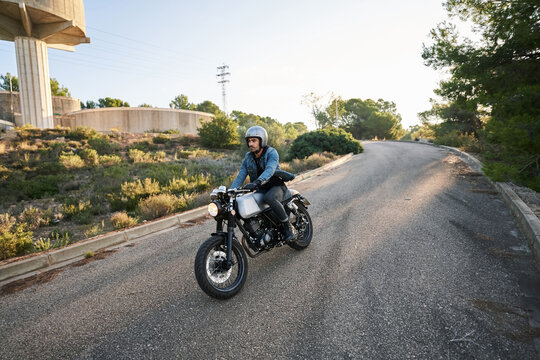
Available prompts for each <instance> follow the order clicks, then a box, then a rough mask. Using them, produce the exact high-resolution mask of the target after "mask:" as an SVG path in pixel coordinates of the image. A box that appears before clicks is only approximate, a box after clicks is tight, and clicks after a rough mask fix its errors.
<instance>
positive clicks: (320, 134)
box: [289, 127, 364, 159]
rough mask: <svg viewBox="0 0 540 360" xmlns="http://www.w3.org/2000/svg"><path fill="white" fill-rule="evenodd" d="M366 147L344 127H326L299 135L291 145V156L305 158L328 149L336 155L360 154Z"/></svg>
mask: <svg viewBox="0 0 540 360" xmlns="http://www.w3.org/2000/svg"><path fill="white" fill-rule="evenodd" d="M363 150H364V149H363V148H362V144H360V141H358V140H356V139H354V138H353V136H352V135H351V133H348V132H346V131H345V130H343V129H336V128H330V127H329V128H324V129H320V130H315V131H311V132H308V133H305V134H302V135H300V136H299V137H297V138H296V139H295V140H294V142H293V143H292V145H291V148H290V150H289V154H290V157H291V158H297V159H303V158H305V157H308V156H310V155H311V154H313V153H317V152H323V151H328V152H332V153H334V154H336V155H344V154H348V153H351V152H352V153H353V154H358V153H361V152H362V151H363Z"/></svg>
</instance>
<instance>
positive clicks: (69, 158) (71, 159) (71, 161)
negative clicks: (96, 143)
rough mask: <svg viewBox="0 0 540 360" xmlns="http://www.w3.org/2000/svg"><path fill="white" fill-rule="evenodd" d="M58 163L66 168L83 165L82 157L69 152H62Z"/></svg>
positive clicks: (75, 167) (78, 167) (76, 167)
mask: <svg viewBox="0 0 540 360" xmlns="http://www.w3.org/2000/svg"><path fill="white" fill-rule="evenodd" d="M60 164H62V165H63V166H64V167H65V168H66V169H68V170H73V169H80V168H82V167H84V166H85V163H84V161H83V159H81V157H80V156H79V155H74V154H70V153H62V155H60Z"/></svg>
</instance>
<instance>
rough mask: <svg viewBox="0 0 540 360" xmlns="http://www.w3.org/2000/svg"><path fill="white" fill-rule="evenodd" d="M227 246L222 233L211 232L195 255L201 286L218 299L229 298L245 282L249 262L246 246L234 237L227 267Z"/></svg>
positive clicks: (196, 272)
mask: <svg viewBox="0 0 540 360" xmlns="http://www.w3.org/2000/svg"><path fill="white" fill-rule="evenodd" d="M226 261H227V246H226V241H225V239H224V238H223V237H222V236H212V237H210V238H209V239H208V240H206V241H205V242H204V243H202V245H201V246H200V247H199V251H197V255H196V256H195V277H196V278H197V283H198V284H199V286H200V287H201V289H202V290H203V291H204V292H205V293H206V294H207V295H208V296H211V297H213V298H216V299H228V298H231V297H233V296H234V295H236V294H237V293H238V292H239V291H240V290H241V289H242V287H243V286H244V283H245V282H246V277H247V270H248V262H247V257H246V253H245V252H244V249H243V248H242V246H241V245H240V243H239V242H238V240H236V239H233V241H232V262H233V265H232V267H231V268H230V269H227V268H226V267H227V266H226Z"/></svg>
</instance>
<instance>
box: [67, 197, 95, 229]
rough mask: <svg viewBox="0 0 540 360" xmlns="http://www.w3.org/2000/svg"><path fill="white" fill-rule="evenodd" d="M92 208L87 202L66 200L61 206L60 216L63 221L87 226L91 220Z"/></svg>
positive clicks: (72, 199)
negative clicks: (71, 221) (61, 215)
mask: <svg viewBox="0 0 540 360" xmlns="http://www.w3.org/2000/svg"><path fill="white" fill-rule="evenodd" d="M92 211H93V209H92V206H91V205H90V201H88V200H77V199H74V198H68V199H66V200H65V201H64V204H63V206H62V214H63V216H64V218H65V219H67V220H73V221H74V222H76V223H78V224H89V223H90V222H91V221H92V219H93V214H92Z"/></svg>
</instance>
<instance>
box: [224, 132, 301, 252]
mask: <svg viewBox="0 0 540 360" xmlns="http://www.w3.org/2000/svg"><path fill="white" fill-rule="evenodd" d="M245 139H246V143H247V145H248V147H249V151H248V152H247V153H246V156H245V157H244V160H243V161H242V166H241V168H240V172H239V173H238V176H237V177H236V179H235V180H234V181H233V183H232V185H231V188H239V187H240V186H242V184H243V183H244V180H245V179H246V177H247V175H249V180H250V183H249V184H246V185H245V186H244V189H248V190H256V191H257V192H261V193H264V198H263V200H264V202H265V203H267V204H268V205H269V206H270V208H271V209H272V211H273V213H274V215H275V216H276V217H277V218H278V219H279V221H280V222H281V232H282V234H283V238H284V240H285V241H286V242H290V241H291V240H293V238H294V234H293V232H292V229H291V224H290V223H289V218H288V216H287V213H286V212H285V209H284V208H283V205H282V204H281V201H283V197H284V196H285V193H286V192H287V186H285V183H284V181H283V179H282V178H281V177H279V176H276V175H275V172H276V171H279V170H280V169H279V154H278V152H277V151H276V149H274V148H273V147H271V146H268V134H267V133H266V130H265V129H264V128H263V127H261V126H252V127H250V128H249V129H248V130H247V131H246V135H245Z"/></svg>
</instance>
